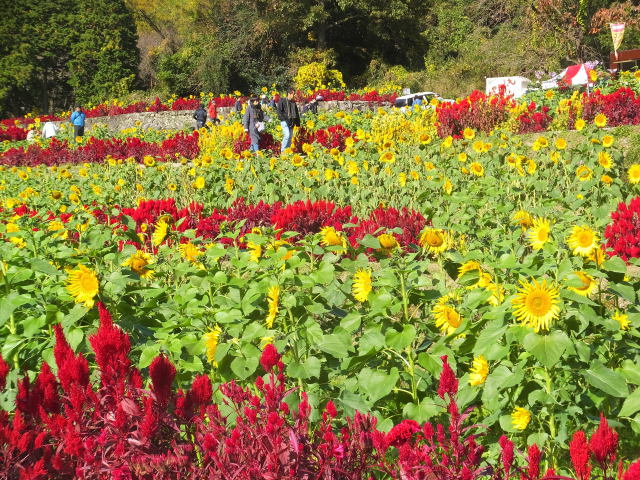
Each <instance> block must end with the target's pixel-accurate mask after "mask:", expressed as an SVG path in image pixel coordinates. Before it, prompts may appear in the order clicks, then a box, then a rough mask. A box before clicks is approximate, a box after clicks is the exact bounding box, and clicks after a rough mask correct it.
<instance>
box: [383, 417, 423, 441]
mask: <svg viewBox="0 0 640 480" xmlns="http://www.w3.org/2000/svg"><path fill="white" fill-rule="evenodd" d="M419 431H420V425H419V424H418V423H417V422H415V421H413V420H403V421H402V422H400V423H399V424H398V425H396V426H395V427H393V428H392V429H391V430H389V433H387V443H388V444H389V445H393V446H394V447H400V446H401V445H403V444H405V443H407V442H409V441H411V438H412V437H413V434H414V433H416V432H419Z"/></svg>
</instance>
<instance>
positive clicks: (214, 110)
mask: <svg viewBox="0 0 640 480" xmlns="http://www.w3.org/2000/svg"><path fill="white" fill-rule="evenodd" d="M207 110H208V113H209V120H210V121H211V123H213V124H214V125H217V124H218V123H220V119H219V118H218V105H217V104H216V101H215V100H211V101H210V102H209V108H208V109H207Z"/></svg>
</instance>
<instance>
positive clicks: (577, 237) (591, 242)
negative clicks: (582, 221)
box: [567, 225, 598, 257]
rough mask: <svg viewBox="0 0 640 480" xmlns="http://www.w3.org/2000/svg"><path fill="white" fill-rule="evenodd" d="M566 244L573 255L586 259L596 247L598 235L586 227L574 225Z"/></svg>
mask: <svg viewBox="0 0 640 480" xmlns="http://www.w3.org/2000/svg"><path fill="white" fill-rule="evenodd" d="M567 243H568V244H569V248H571V249H572V250H573V254H574V255H581V256H583V257H588V256H589V255H591V253H592V252H593V250H594V249H595V248H597V247H598V234H597V233H596V232H594V231H593V230H591V229H590V228H589V227H588V226H586V225H582V226H578V225H576V226H574V227H573V228H572V229H571V235H569V238H568V239H567Z"/></svg>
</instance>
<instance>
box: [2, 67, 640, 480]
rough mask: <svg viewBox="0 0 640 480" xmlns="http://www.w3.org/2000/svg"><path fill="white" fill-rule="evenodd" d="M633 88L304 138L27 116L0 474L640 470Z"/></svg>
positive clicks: (18, 176) (350, 115) (13, 219)
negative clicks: (34, 121)
mask: <svg viewBox="0 0 640 480" xmlns="http://www.w3.org/2000/svg"><path fill="white" fill-rule="evenodd" d="M639 77H640V76H639ZM624 78H627V80H628V83H629V84H628V85H624V86H620V85H618V86H617V87H620V88H616V89H613V90H612V91H606V90H605V89H604V88H603V89H602V91H597V92H596V93H592V94H591V95H584V96H579V95H575V94H574V95H573V96H569V95H570V93H569V94H567V96H565V97H564V98H551V96H547V97H542V98H539V99H538V103H531V102H529V103H522V104H520V103H517V102H515V101H513V100H512V99H510V98H505V97H502V96H498V97H486V96H484V95H482V94H479V93H477V92H476V93H474V94H472V95H470V96H469V97H468V98H466V99H461V100H459V101H458V102H456V103H452V104H449V103H442V104H438V105H435V104H434V105H431V106H426V107H424V108H419V109H416V110H410V111H407V112H404V111H400V110H397V109H389V108H386V107H385V108H383V107H380V108H379V109H378V110H375V111H369V112H359V111H350V112H344V111H331V112H326V113H321V114H320V115H308V116H305V117H304V118H303V122H302V127H301V128H300V129H299V130H298V131H297V134H296V141H295V143H294V145H293V147H292V149H291V150H289V151H286V152H285V153H283V154H282V155H280V153H279V150H280V149H279V144H278V140H279V138H280V132H279V130H278V128H277V124H276V122H275V121H272V122H271V123H270V124H268V126H267V134H265V135H264V136H263V138H262V141H263V144H262V145H261V146H262V147H263V149H262V150H261V151H260V152H258V153H257V154H255V155H253V154H251V153H249V152H248V151H247V148H248V146H249V143H248V140H247V139H246V138H245V136H244V132H243V128H242V126H241V125H240V123H239V121H238V118H237V117H236V116H233V115H231V116H229V118H228V119H226V120H225V121H224V122H223V123H222V124H221V125H219V126H217V127H212V128H203V129H201V130H199V131H196V132H175V131H154V130H143V129H140V128H137V127H132V128H131V129H128V130H126V131H123V132H121V133H120V134H119V135H116V136H114V137H111V136H109V135H108V134H106V133H105V132H102V131H95V132H93V136H90V137H87V138H84V139H81V141H78V140H77V139H73V138H70V137H69V134H68V133H66V132H65V133H63V134H62V135H61V136H60V138H59V139H56V140H52V141H43V140H38V141H37V142H36V143H34V144H31V145H29V146H27V145H26V142H25V141H24V139H23V138H21V136H20V135H19V132H17V131H15V129H19V127H17V126H9V127H7V128H6V129H5V131H6V132H7V133H6V139H5V141H4V143H3V144H2V147H1V148H0V152H1V153H0V169H1V170H0V201H1V204H0V206H1V208H2V210H1V211H0V285H1V286H2V295H1V296H0V337H1V338H2V347H1V350H0V354H1V358H2V359H4V360H2V361H0V386H5V385H6V386H5V388H4V392H3V393H0V406H1V407H2V408H3V409H4V410H5V411H6V412H10V413H0V470H2V469H4V472H8V473H6V474H5V477H2V473H0V478H33V479H36V478H122V479H125V478H209V477H210V478H243V479H244V478H246V479H250V478H292V479H293V478H349V479H351V478H353V479H356V478H369V476H373V477H374V478H397V479H414V478H415V479H419V478H420V479H422V478H431V477H432V476H436V477H437V478H451V479H453V478H464V479H472V478H477V477H483V476H486V477H492V478H495V479H498V478H500V479H507V478H509V477H514V478H517V477H521V478H527V479H530V480H534V479H539V478H543V477H546V478H552V477H554V476H555V477H554V478H559V477H558V476H564V477H569V478H576V479H580V480H585V479H588V478H590V475H591V471H592V470H593V476H594V477H595V476H600V475H602V476H604V477H606V478H614V477H615V476H616V475H617V476H618V477H619V478H621V479H624V480H632V479H636V478H640V468H639V467H638V465H637V464H633V462H634V461H635V460H636V458H637V457H638V449H637V447H638V445H639V444H640V390H638V386H640V374H639V373H638V372H639V368H640V350H639V343H638V342H639V337H640V334H639V331H638V327H640V308H639V304H640V298H639V297H638V292H639V291H640V268H639V267H640V260H639V259H640V164H639V163H637V162H638V160H637V159H634V158H633V157H630V156H628V143H629V138H630V137H631V136H632V135H633V134H634V133H635V134H636V135H637V132H638V131H637V130H636V129H635V127H633V125H637V124H639V123H640V116H638V112H640V108H638V105H640V97H638V91H639V90H640V78H636V77H633V76H632V75H631V76H627V77H624ZM557 96H558V97H560V96H561V95H560V94H557ZM372 101H379V100H378V99H373V100H372ZM174 104H175V103H174ZM158 105H164V104H161V103H158ZM158 108H160V107H159V106H158ZM94 365H95V368H94ZM338 412H339V414H338ZM467 427H469V428H467ZM256 439H257V440H256ZM274 452H278V453H277V455H276V454H275V453H274ZM258 472H262V473H264V472H267V474H268V475H271V476H262V477H260V476H258ZM152 475H156V476H153V477H152ZM163 475H164V476H163ZM556 475H557V476H556Z"/></svg>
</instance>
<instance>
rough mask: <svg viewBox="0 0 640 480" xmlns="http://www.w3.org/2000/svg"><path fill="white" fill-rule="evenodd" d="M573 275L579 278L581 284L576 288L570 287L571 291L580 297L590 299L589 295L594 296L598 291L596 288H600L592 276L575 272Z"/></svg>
mask: <svg viewBox="0 0 640 480" xmlns="http://www.w3.org/2000/svg"><path fill="white" fill-rule="evenodd" d="M573 273H574V275H575V276H576V277H578V280H579V281H580V284H579V285H578V286H574V287H572V286H570V287H569V290H571V291H572V292H575V293H577V294H578V295H582V296H583V297H588V296H589V295H591V294H593V292H595V291H596V288H597V287H598V282H596V279H595V278H593V277H592V276H591V275H587V274H586V273H584V272H573Z"/></svg>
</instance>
